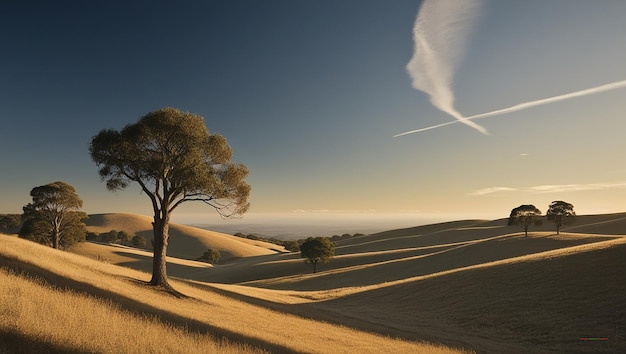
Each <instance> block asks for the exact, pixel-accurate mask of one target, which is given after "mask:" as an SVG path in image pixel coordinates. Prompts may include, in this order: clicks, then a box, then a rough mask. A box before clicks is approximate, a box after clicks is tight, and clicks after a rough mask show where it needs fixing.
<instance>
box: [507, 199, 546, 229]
mask: <svg viewBox="0 0 626 354" xmlns="http://www.w3.org/2000/svg"><path fill="white" fill-rule="evenodd" d="M540 216H541V210H539V209H537V208H536V207H535V206H534V205H532V204H526V205H520V206H518V207H517V208H515V209H513V210H511V214H510V215H509V221H508V225H509V226H512V225H518V226H520V227H521V228H522V229H523V230H524V237H528V228H529V227H530V225H536V226H538V225H541V220H540V219H539V217H540Z"/></svg>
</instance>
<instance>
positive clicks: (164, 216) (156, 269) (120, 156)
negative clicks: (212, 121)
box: [89, 108, 250, 291]
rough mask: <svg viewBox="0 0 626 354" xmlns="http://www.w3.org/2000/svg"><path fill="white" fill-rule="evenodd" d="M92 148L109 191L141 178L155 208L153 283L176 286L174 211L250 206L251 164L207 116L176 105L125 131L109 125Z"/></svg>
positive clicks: (237, 211) (229, 213)
mask: <svg viewBox="0 0 626 354" xmlns="http://www.w3.org/2000/svg"><path fill="white" fill-rule="evenodd" d="M89 153H90V155H91V158H92V160H93V161H94V162H95V163H96V165H97V166H98V168H99V171H98V172H99V174H100V177H101V178H102V180H103V181H106V184H107V188H108V189H109V190H111V191H114V190H120V189H124V188H126V187H127V186H128V185H129V184H130V183H131V182H137V183H138V184H139V186H140V187H141V190H142V191H143V192H144V193H145V194H146V195H147V196H148V198H150V202H151V204H152V210H153V212H154V222H153V223H152V225H153V233H154V240H153V243H154V245H153V248H154V257H153V262H152V279H151V280H150V284H152V285H155V286H161V287H164V288H166V289H168V290H171V291H173V289H172V287H171V286H170V284H169V282H168V279H167V272H166V269H165V267H166V263H165V256H166V252H167V244H168V241H169V234H168V231H169V222H170V216H171V214H172V212H173V211H174V210H175V209H176V208H177V207H178V206H180V205H181V204H182V203H184V202H190V201H198V202H203V203H206V204H208V205H209V206H211V207H213V208H214V209H215V210H216V211H217V212H218V213H219V214H220V215H221V216H222V217H224V218H229V217H233V216H236V215H241V214H243V213H245V212H246V211H247V210H248V207H249V203H248V196H249V194H250V186H249V185H248V184H247V183H246V182H245V180H244V179H245V177H246V176H247V175H248V168H247V167H246V166H244V165H242V164H236V163H233V162H231V161H230V160H231V157H232V150H231V148H230V146H229V145H228V143H227V142H226V139H225V138H224V137H222V136H221V135H217V134H210V133H209V131H208V129H207V128H206V126H205V125H204V119H203V118H202V117H201V116H199V115H196V114H192V113H188V112H181V111H179V110H178V109H175V108H163V109H160V110H157V111H155V112H151V113H148V114H147V115H145V116H143V117H142V118H140V119H139V121H137V123H135V124H129V125H127V126H125V127H124V128H123V129H122V130H120V131H117V130H112V129H105V130H102V131H100V132H99V133H98V134H97V135H96V136H94V137H93V139H92V140H91V144H90V146H89Z"/></svg>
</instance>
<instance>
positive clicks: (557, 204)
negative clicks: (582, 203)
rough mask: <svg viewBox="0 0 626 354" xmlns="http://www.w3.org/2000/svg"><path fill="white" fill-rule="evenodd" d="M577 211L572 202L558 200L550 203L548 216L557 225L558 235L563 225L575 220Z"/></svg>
mask: <svg viewBox="0 0 626 354" xmlns="http://www.w3.org/2000/svg"><path fill="white" fill-rule="evenodd" d="M575 216H576V213H575V212H574V206H573V205H572V204H570V203H567V202H564V201H561V200H557V201H554V202H552V203H550V206H549V207H548V211H547V212H546V217H547V218H548V220H550V221H552V222H553V223H554V224H555V225H556V234H557V235H558V234H559V232H560V230H561V227H562V226H563V225H565V224H568V223H571V222H573V221H574V217H575Z"/></svg>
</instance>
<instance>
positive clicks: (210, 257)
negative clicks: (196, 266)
mask: <svg viewBox="0 0 626 354" xmlns="http://www.w3.org/2000/svg"><path fill="white" fill-rule="evenodd" d="M220 257H221V255H220V251H218V250H216V249H213V248H209V249H208V250H207V251H206V252H204V254H203V255H202V256H201V257H200V258H198V259H196V260H197V261H201V262H206V263H211V264H216V263H217V262H219V261H220Z"/></svg>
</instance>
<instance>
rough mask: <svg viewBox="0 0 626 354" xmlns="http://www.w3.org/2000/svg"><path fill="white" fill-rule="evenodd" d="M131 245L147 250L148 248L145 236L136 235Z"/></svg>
mask: <svg viewBox="0 0 626 354" xmlns="http://www.w3.org/2000/svg"><path fill="white" fill-rule="evenodd" d="M131 243H132V245H133V246H134V247H137V248H145V247H146V238H145V237H143V236H139V235H135V236H134V237H133V238H132V240H131Z"/></svg>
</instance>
